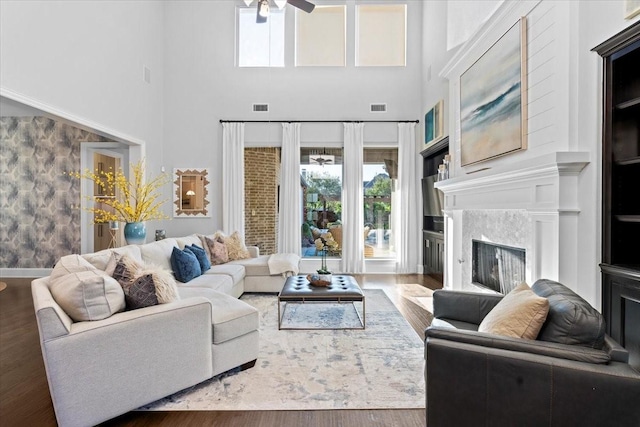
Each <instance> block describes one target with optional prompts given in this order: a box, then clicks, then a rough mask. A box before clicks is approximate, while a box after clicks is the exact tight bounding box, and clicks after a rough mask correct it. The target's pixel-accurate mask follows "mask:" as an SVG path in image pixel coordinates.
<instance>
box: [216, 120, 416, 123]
mask: <svg viewBox="0 0 640 427" xmlns="http://www.w3.org/2000/svg"><path fill="white" fill-rule="evenodd" d="M220 123H420V120H220Z"/></svg>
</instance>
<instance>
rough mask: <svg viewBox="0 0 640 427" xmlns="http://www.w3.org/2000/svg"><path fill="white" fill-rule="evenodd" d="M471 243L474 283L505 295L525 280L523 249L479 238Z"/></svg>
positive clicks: (524, 251)
mask: <svg viewBox="0 0 640 427" xmlns="http://www.w3.org/2000/svg"><path fill="white" fill-rule="evenodd" d="M471 244H472V248H471V253H472V271H471V274H472V276H471V277H472V281H473V284H474V285H477V286H482V287H484V288H488V289H491V290H492V291H495V292H499V293H501V294H505V295H506V294H508V293H509V292H510V291H511V290H512V289H513V288H515V287H516V286H517V285H518V284H520V283H521V282H523V281H524V280H525V275H526V250H525V249H523V248H516V247H512V246H506V245H499V244H495V243H489V242H483V241H479V240H472V243H471Z"/></svg>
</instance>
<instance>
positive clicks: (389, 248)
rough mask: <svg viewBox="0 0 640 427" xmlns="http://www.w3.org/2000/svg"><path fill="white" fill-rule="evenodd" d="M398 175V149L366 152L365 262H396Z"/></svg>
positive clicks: (364, 177) (364, 173)
mask: <svg viewBox="0 0 640 427" xmlns="http://www.w3.org/2000/svg"><path fill="white" fill-rule="evenodd" d="M397 173H398V150H397V149H365V150H364V165H363V170H362V178H363V180H364V191H363V193H364V256H365V258H395V245H394V243H393V238H394V236H393V230H392V228H393V225H394V223H395V221H394V217H393V215H394V210H393V207H394V202H395V197H394V196H395V184H396V179H397V178H398V175H397Z"/></svg>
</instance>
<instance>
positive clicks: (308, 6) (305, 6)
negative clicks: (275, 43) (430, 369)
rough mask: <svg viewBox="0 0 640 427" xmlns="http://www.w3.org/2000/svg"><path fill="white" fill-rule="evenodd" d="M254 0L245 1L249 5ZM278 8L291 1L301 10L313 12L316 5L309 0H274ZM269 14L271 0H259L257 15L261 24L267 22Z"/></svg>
mask: <svg viewBox="0 0 640 427" xmlns="http://www.w3.org/2000/svg"><path fill="white" fill-rule="evenodd" d="M253 2H254V0H244V3H245V4H246V5H247V6H250V5H251V3H253ZM273 2H274V3H275V5H276V6H278V9H282V8H283V7H284V6H285V5H286V4H287V3H289V4H290V5H291V6H293V7H297V8H298V9H300V10H303V11H305V12H307V13H311V12H312V11H313V9H314V8H315V7H316V5H314V4H313V3H310V2H308V1H307V0H273ZM268 16H269V0H258V7H257V15H256V22H257V23H258V24H261V23H263V22H267V17H268Z"/></svg>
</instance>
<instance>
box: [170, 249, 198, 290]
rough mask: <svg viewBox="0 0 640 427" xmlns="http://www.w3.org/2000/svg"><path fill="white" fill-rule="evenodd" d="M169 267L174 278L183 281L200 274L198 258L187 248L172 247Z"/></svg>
mask: <svg viewBox="0 0 640 427" xmlns="http://www.w3.org/2000/svg"><path fill="white" fill-rule="evenodd" d="M171 268H172V269H173V275H174V276H175V278H176V279H177V280H179V281H181V282H184V283H186V282H188V281H189V280H191V279H193V278H195V277H198V276H200V275H201V274H202V270H201V269H200V263H199V262H198V258H196V256H195V254H194V253H193V252H191V251H190V250H189V248H184V250H180V249H178V248H176V247H174V248H173V251H172V253H171Z"/></svg>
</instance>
